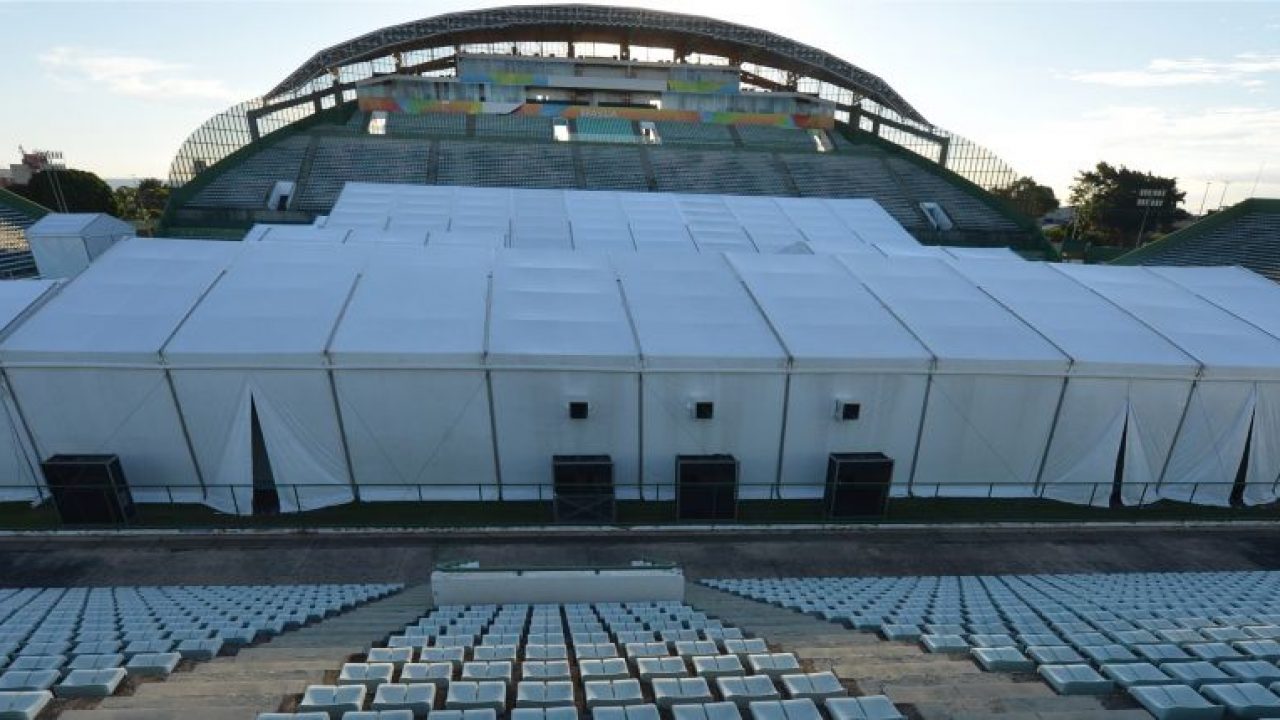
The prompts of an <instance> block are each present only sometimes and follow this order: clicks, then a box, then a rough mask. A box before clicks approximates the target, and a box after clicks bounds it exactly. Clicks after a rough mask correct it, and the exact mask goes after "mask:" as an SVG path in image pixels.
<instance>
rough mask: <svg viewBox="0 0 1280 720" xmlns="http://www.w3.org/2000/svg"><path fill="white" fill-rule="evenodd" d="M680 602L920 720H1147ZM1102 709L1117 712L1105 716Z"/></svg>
mask: <svg viewBox="0 0 1280 720" xmlns="http://www.w3.org/2000/svg"><path fill="white" fill-rule="evenodd" d="M685 602H687V603H689V604H690V605H693V606H695V607H697V608H698V609H700V610H703V611H705V612H706V613H707V614H708V615H713V616H715V617H719V618H721V619H722V620H724V621H725V622H728V623H731V624H733V625H736V626H738V627H740V628H742V629H743V630H744V631H747V632H750V633H751V634H753V635H755V636H758V637H763V638H765V639H766V640H768V641H769V643H770V644H771V645H776V646H778V650H779V651H781V652H791V653H795V654H796V656H797V657H799V658H800V661H801V664H802V665H806V666H809V667H811V668H812V671H813V672H817V671H823V670H830V671H832V672H834V673H835V674H836V676H837V677H839V678H840V679H841V680H842V681H844V683H845V685H846V687H848V688H849V689H850V690H851V691H853V692H855V693H859V694H862V695H888V696H889V698H890V699H891V700H892V701H893V702H894V703H895V704H896V705H898V706H899V708H901V709H902V710H903V711H904V714H906V715H907V716H908V717H912V718H919V719H920V720H982V719H989V720H1150V718H1151V716H1150V715H1149V714H1148V713H1147V712H1146V711H1145V710H1142V709H1141V708H1139V707H1138V706H1137V704H1136V703H1134V702H1132V701H1131V700H1129V699H1128V698H1127V697H1123V696H1114V697H1110V698H1102V699H1099V698H1093V697H1064V696H1060V695H1058V694H1056V693H1054V691H1053V690H1052V689H1051V688H1050V687H1049V686H1048V685H1046V684H1045V683H1044V682H1043V681H1041V680H1040V679H1039V677H1037V676H1035V675H1020V676H1019V675H1010V674H1007V673H991V672H984V671H983V670H982V669H981V668H979V667H978V666H977V664H976V663H974V662H973V661H972V660H971V659H969V658H968V657H967V656H947V655H935V654H932V653H926V652H924V651H923V650H922V649H920V648H919V647H918V646H917V645H915V644H913V643H905V642H889V641H885V640H881V639H880V638H879V637H878V636H876V635H872V634H870V633H863V632H858V631H856V630H851V629H848V628H845V627H843V626H841V625H837V624H835V623H830V622H827V621H825V620H822V619H820V618H817V617H813V616H810V615H802V614H800V613H798V612H795V611H792V610H785V609H782V608H779V607H775V606H772V605H766V604H764V603H760V602H755V601H753V600H747V599H744V598H740V597H737V596H735V595H730V594H728V593H724V592H721V591H719V590H712V589H711V588H708V587H705V586H702V585H694V584H690V585H688V586H687V588H686V596H685ZM1108 706H1111V707H1116V708H1118V709H1108Z"/></svg>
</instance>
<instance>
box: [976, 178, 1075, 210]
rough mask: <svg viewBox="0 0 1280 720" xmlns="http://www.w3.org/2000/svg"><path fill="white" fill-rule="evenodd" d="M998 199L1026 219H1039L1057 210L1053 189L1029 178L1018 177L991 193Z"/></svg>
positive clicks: (1056, 199)
mask: <svg viewBox="0 0 1280 720" xmlns="http://www.w3.org/2000/svg"><path fill="white" fill-rule="evenodd" d="M992 194H993V195H995V196H996V197H998V198H1004V199H1005V200H1007V201H1008V202H1009V204H1011V205H1013V206H1014V207H1015V208H1017V209H1018V211H1019V212H1021V213H1022V214H1024V215H1026V216H1027V217H1032V218H1039V217H1042V216H1043V215H1044V214H1045V213H1049V212H1052V211H1054V210H1057V209H1058V204H1059V203H1058V198H1057V196H1056V195H1054V194H1053V188H1051V187H1049V186H1048V185H1040V184H1039V183H1037V182H1036V181H1035V180H1034V179H1032V178H1029V177H1020V178H1018V179H1017V180H1014V181H1013V184H1011V185H1009V187H1006V188H1000V189H998V190H994V191H992Z"/></svg>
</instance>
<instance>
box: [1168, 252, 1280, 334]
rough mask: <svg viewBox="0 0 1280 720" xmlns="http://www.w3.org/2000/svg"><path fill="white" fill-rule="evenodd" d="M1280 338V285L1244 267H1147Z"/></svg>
mask: <svg viewBox="0 0 1280 720" xmlns="http://www.w3.org/2000/svg"><path fill="white" fill-rule="evenodd" d="M1147 269H1148V270H1150V271H1151V272H1153V273H1156V274H1157V275H1160V276H1161V277H1163V278H1166V279H1168V280H1172V281H1173V282H1175V283H1177V284H1178V285H1181V286H1182V287H1184V288H1186V289H1187V290H1190V291H1191V292H1193V293H1195V294H1196V295H1199V296H1200V297H1202V298H1204V299H1205V300H1208V301H1209V302H1211V303H1213V304H1214V305H1217V306H1218V307H1220V308H1222V309H1223V310H1226V311H1227V312H1229V313H1231V314H1232V315H1235V316H1236V317H1238V318H1240V319H1242V320H1244V321H1245V322H1247V323H1249V324H1251V325H1253V326H1255V327H1257V328H1259V329H1260V330H1262V331H1264V332H1266V333H1267V334H1268V335H1270V336H1272V337H1275V338H1280V285H1277V284H1276V283H1273V282H1271V281H1270V280H1268V279H1266V278H1264V277H1262V276H1261V275H1258V274H1257V273H1253V272H1250V271H1249V270H1245V269H1244V268H1242V267H1195V268H1193V267H1151V266H1148V267H1147Z"/></svg>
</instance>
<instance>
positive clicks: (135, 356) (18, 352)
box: [0, 238, 243, 364]
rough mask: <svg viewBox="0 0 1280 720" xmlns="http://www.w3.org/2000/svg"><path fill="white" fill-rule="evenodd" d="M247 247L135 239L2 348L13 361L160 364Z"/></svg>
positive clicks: (104, 258) (103, 258) (117, 248)
mask: <svg viewBox="0 0 1280 720" xmlns="http://www.w3.org/2000/svg"><path fill="white" fill-rule="evenodd" d="M242 249H243V245H241V244H240V243H231V242H201V241H197V240H159V239H139V238H132V239H128V240H123V241H121V242H119V243H117V244H116V245H115V246H114V247H112V248H111V250H109V251H108V252H106V253H104V254H103V255H102V256H101V257H99V258H98V259H97V260H96V261H94V262H93V264H91V265H90V266H89V267H88V268H87V269H86V270H85V271H84V272H83V273H81V274H80V275H79V276H77V277H76V278H75V280H73V281H71V282H70V283H68V284H67V285H66V286H65V287H64V288H63V289H62V290H61V291H60V292H59V293H58V294H57V295H56V296H55V297H53V298H52V299H51V300H50V301H49V302H48V303H47V304H45V305H44V307H42V308H41V309H40V311H38V312H36V313H35V314H33V315H32V316H31V317H30V318H28V319H27V320H26V321H25V322H24V323H22V325H21V326H20V327H19V328H18V330H17V331H16V332H14V334H13V335H12V336H11V337H10V338H9V339H8V340H7V341H6V342H5V343H4V344H3V346H2V347H0V353H2V354H3V356H4V358H5V359H6V360H7V361H9V362H36V363H48V364H75V363H79V364H84V363H93V364H99V363H116V364H119V363H153V362H155V361H156V359H157V358H158V354H159V352H160V349H161V347H162V346H163V345H164V343H165V341H166V340H167V339H168V338H169V336H170V335H171V334H172V333H173V331H174V330H175V329H176V328H177V327H178V325H179V323H181V322H182V319H183V317H184V316H186V314H187V313H188V312H189V311H190V310H191V308H192V307H193V306H194V305H195V304H196V303H197V302H198V301H199V299H200V296H201V295H202V294H203V293H204V292H205V291H206V290H207V289H208V288H209V287H210V286H211V285H212V284H213V283H214V282H215V281H216V280H217V278H218V276H219V275H220V274H221V273H222V271H223V270H224V269H225V268H226V267H227V266H228V265H229V264H230V263H232V262H233V261H234V259H235V258H236V256H237V255H238V254H239V253H240V251H241V250H242Z"/></svg>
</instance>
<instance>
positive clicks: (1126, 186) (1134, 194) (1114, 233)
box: [1071, 162, 1187, 245]
mask: <svg viewBox="0 0 1280 720" xmlns="http://www.w3.org/2000/svg"><path fill="white" fill-rule="evenodd" d="M1142 190H1157V191H1159V190H1163V191H1164V195H1163V198H1162V202H1160V204H1158V205H1157V206H1154V207H1142V206H1140V205H1139V203H1138V198H1139V192H1140V191H1142ZM1186 196H1187V194H1186V193H1185V192H1182V191H1180V190H1179V189H1178V180H1177V178H1167V177H1160V176H1159V175H1153V174H1151V173H1148V172H1140V171H1138V170H1130V169H1128V168H1126V167H1124V166H1123V165H1121V166H1120V167H1119V168H1117V167H1114V166H1112V165H1109V164H1107V163H1105V162H1100V163H1098V165H1097V166H1096V167H1095V168H1093V169H1092V170H1083V171H1081V172H1080V174H1079V175H1077V176H1076V181H1075V184H1074V185H1072V186H1071V204H1072V205H1074V206H1075V208H1076V222H1077V223H1079V224H1080V225H1081V227H1082V228H1084V229H1086V230H1092V231H1094V232H1096V233H1098V234H1100V235H1102V236H1103V237H1104V238H1105V239H1106V241H1107V243H1108V244H1112V245H1124V244H1129V243H1134V244H1137V243H1138V242H1139V238H1138V234H1139V233H1140V232H1142V233H1145V232H1148V231H1151V232H1154V231H1157V230H1158V231H1160V232H1169V231H1170V230H1171V229H1173V223H1174V221H1175V220H1180V219H1182V218H1184V217H1186V215H1187V213H1186V212H1185V211H1184V210H1181V209H1180V208H1179V207H1178V204H1179V203H1181V202H1182V201H1183V200H1184V199H1185V198H1186Z"/></svg>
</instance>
